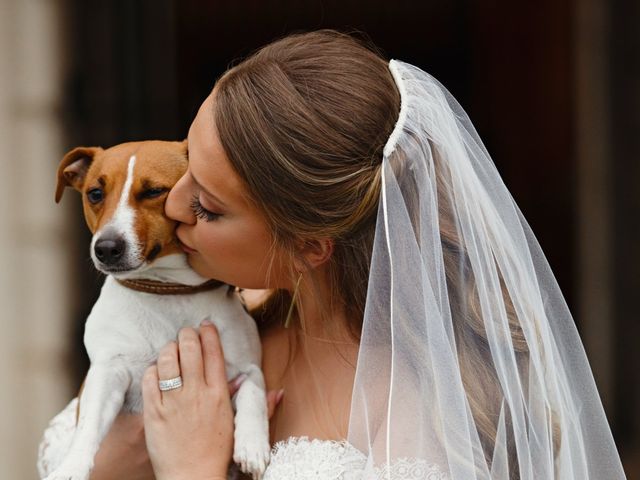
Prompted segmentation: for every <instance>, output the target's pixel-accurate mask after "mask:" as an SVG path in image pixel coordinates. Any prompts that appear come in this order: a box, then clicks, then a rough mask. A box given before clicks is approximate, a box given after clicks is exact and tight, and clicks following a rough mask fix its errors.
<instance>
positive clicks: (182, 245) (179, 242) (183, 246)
mask: <svg viewBox="0 0 640 480" xmlns="http://www.w3.org/2000/svg"><path fill="white" fill-rule="evenodd" d="M176 237H177V238H178V244H179V245H180V248H182V250H184V252H185V253H198V251H197V250H194V249H193V248H191V247H189V246H188V245H187V244H186V243H184V242H183V241H182V240H181V239H180V237H178V236H177V235H176Z"/></svg>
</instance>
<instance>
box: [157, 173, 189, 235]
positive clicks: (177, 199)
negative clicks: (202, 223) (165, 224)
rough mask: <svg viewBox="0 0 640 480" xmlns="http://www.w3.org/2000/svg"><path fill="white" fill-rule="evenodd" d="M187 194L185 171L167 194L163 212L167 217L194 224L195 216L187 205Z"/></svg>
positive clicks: (187, 186)
mask: <svg viewBox="0 0 640 480" xmlns="http://www.w3.org/2000/svg"><path fill="white" fill-rule="evenodd" d="M189 195H190V191H189V185H188V178H187V174H186V173H185V174H184V175H183V176H182V177H181V178H180V180H178V183H176V184H175V185H174V187H173V188H172V189H171V191H170V192H169V195H167V201H166V202H165V204H164V213H165V214H166V215H167V217H169V218H170V219H172V220H176V221H178V222H181V223H188V224H190V225H193V224H195V223H196V217H195V215H194V214H193V211H192V210H191V207H190V205H189V199H190V197H189Z"/></svg>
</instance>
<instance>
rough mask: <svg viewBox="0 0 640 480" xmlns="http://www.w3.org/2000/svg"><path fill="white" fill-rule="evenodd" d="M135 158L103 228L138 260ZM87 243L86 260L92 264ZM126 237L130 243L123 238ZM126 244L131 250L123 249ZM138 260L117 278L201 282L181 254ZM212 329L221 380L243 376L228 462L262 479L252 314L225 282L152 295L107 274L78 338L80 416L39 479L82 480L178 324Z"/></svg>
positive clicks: (137, 405) (261, 393) (259, 381)
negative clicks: (85, 367) (205, 323)
mask: <svg viewBox="0 0 640 480" xmlns="http://www.w3.org/2000/svg"><path fill="white" fill-rule="evenodd" d="M134 166H135V157H131V159H130V160H129V164H128V175H127V180H126V183H125V185H124V187H123V189H122V197H121V199H120V201H119V203H118V207H117V209H116V212H115V213H114V216H113V219H112V220H111V221H110V222H108V223H107V225H106V226H105V227H104V228H107V227H110V228H115V229H117V230H118V231H119V232H120V233H121V234H122V235H123V236H124V238H125V239H126V242H127V251H128V252H133V255H136V256H138V257H139V255H140V253H139V249H137V250H136V247H137V243H136V242H137V239H136V238H135V237H136V235H135V231H134V228H133V225H134V223H133V222H134V218H135V211H134V209H133V208H132V207H131V206H129V205H128V202H127V198H128V195H129V189H130V188H131V183H132V177H133V175H134V173H133V172H134ZM102 231H103V229H101V230H100V231H98V232H96V233H95V235H94V238H93V240H92V242H91V252H92V258H93V260H94V262H95V264H96V266H97V267H98V268H100V262H99V260H98V259H97V258H95V256H94V253H93V246H94V244H95V239H97V238H99V236H100V234H101V232H102ZM130 242H132V243H130ZM131 247H133V248H131ZM129 260H131V261H137V262H138V263H139V264H140V267H139V268H136V269H135V271H133V272H129V273H127V274H124V275H121V274H119V277H120V278H124V277H126V278H144V279H151V280H160V281H165V282H173V283H182V284H186V285H198V284H200V283H203V282H204V281H206V279H204V278H202V277H200V276H199V275H198V274H196V273H195V272H194V271H193V270H191V269H190V268H189V266H188V264H187V262H186V258H185V256H184V255H183V254H173V255H167V256H164V257H160V258H158V259H157V260H156V261H155V262H152V263H151V264H145V262H144V259H140V258H130V259H129ZM205 318H207V319H209V320H211V321H212V322H213V323H214V324H215V325H216V327H217V329H218V331H219V334H220V340H221V342H222V345H223V348H224V356H225V365H226V372H227V376H228V378H234V377H236V376H237V375H239V374H241V373H244V374H246V375H247V378H246V380H245V381H244V382H243V383H242V384H241V386H240V388H239V390H238V392H237V393H236V395H235V396H234V407H235V409H236V416H235V446H234V460H235V461H236V462H237V463H239V464H240V465H241V468H242V470H243V471H245V472H247V473H251V474H252V475H253V476H254V478H259V477H261V476H262V473H263V472H264V470H265V468H266V464H267V462H268V458H269V451H270V447H269V432H268V418H267V405H266V393H265V383H264V378H263V375H262V371H261V370H260V358H261V350H260V340H259V337H258V331H257V327H256V324H255V322H254V321H253V319H252V318H251V317H250V316H249V315H248V314H247V313H246V311H245V309H244V307H243V305H242V303H241V301H240V299H239V297H238V295H237V293H235V292H231V293H229V289H228V287H227V286H222V287H220V288H217V289H215V290H210V291H205V292H200V293H194V294H187V295H166V296H163V295H156V294H150V293H143V292H138V291H135V290H131V289H129V288H126V287H124V286H122V285H121V284H120V283H118V281H117V280H116V279H115V278H114V277H113V276H111V275H109V276H107V278H106V280H105V283H104V286H103V287H102V291H101V293H100V297H99V298H98V300H97V302H96V303H95V305H94V306H93V309H92V311H91V314H90V315H89V317H88V319H87V322H86V326H85V334H84V343H85V346H86V349H87V352H88V354H89V358H90V360H91V367H90V369H89V372H88V374H87V377H86V380H85V383H84V388H83V390H82V394H81V397H80V414H79V418H78V423H77V428H76V432H75V434H74V437H73V440H72V443H71V446H70V449H69V452H68V454H67V455H66V457H65V459H64V460H63V462H62V463H61V465H60V466H59V467H58V468H57V469H56V470H55V471H54V472H52V473H51V474H50V475H49V476H48V477H46V480H61V479H65V480H86V479H88V478H89V474H90V471H91V469H92V468H93V464H94V457H95V454H96V452H97V451H98V448H99V446H100V442H101V441H102V440H103V438H104V437H105V435H106V434H107V432H108V431H109V429H110V427H111V425H112V423H113V421H114V419H115V417H116V416H117V415H118V413H119V412H120V411H121V410H124V411H130V412H140V411H142V394H141V385H140V383H141V379H142V375H143V373H144V371H145V370H146V368H147V367H148V366H149V365H152V364H153V363H154V362H155V361H156V359H157V356H158V351H159V350H160V348H161V347H162V346H164V345H165V344H166V343H168V342H169V341H171V340H176V337H177V333H178V331H179V329H180V328H182V327H197V326H198V325H199V324H200V322H201V321H202V320H203V319H205Z"/></svg>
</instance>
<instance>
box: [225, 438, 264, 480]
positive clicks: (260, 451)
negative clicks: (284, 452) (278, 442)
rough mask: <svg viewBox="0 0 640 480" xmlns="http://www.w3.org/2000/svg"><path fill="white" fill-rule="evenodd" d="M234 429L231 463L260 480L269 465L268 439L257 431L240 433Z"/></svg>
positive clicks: (255, 479)
mask: <svg viewBox="0 0 640 480" xmlns="http://www.w3.org/2000/svg"><path fill="white" fill-rule="evenodd" d="M238 430H239V429H236V434H235V445H234V448H233V461H234V462H236V463H237V464H238V465H239V466H240V469H241V470H242V471H243V472H244V473H247V474H249V475H251V476H252V477H253V480H260V479H261V478H262V475H263V474H264V471H265V470H266V468H267V464H268V463H269V454H270V453H271V447H269V437H268V434H267V435H263V434H262V433H261V432H259V431H246V432H241V431H238Z"/></svg>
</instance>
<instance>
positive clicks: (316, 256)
mask: <svg viewBox="0 0 640 480" xmlns="http://www.w3.org/2000/svg"><path fill="white" fill-rule="evenodd" d="M333 246H334V243H333V240H332V239H330V238H321V239H315V240H305V241H301V242H300V243H299V245H298V247H297V254H298V255H297V257H298V260H294V263H295V267H296V270H297V271H299V272H304V271H305V270H313V269H314V268H317V267H319V266H320V265H322V264H323V263H325V262H326V261H327V260H329V259H330V258H331V255H332V254H333Z"/></svg>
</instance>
